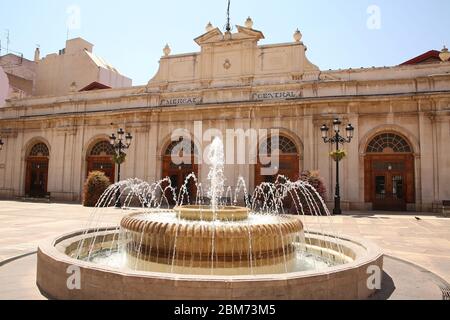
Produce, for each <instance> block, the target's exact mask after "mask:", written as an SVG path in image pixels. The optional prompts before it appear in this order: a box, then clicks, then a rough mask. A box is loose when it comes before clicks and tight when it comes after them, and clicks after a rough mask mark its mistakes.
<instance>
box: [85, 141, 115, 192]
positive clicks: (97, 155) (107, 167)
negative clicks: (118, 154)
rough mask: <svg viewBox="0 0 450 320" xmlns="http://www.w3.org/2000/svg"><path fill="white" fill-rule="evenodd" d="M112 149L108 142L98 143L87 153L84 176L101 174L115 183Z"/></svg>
mask: <svg viewBox="0 0 450 320" xmlns="http://www.w3.org/2000/svg"><path fill="white" fill-rule="evenodd" d="M114 154H115V150H114V147H113V146H112V145H111V144H110V143H109V142H108V141H99V142H97V143H96V144H95V145H94V147H93V148H92V149H91V151H90V152H89V155H88V157H87V170H86V176H88V175H89V173H90V172H92V171H101V172H103V173H104V174H105V175H106V176H107V177H108V178H109V180H110V181H111V183H113V182H114V181H115V170H116V167H115V164H114V161H113V156H114Z"/></svg>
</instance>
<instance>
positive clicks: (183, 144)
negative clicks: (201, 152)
mask: <svg viewBox="0 0 450 320" xmlns="http://www.w3.org/2000/svg"><path fill="white" fill-rule="evenodd" d="M183 150H190V151H191V154H195V155H197V154H198V150H197V148H196V146H195V144H194V142H192V141H190V140H186V139H183V140H179V141H172V142H171V143H170V144H169V146H168V147H167V148H166V151H165V153H164V155H166V156H171V155H172V152H174V151H175V152H177V154H178V153H180V152H181V151H183Z"/></svg>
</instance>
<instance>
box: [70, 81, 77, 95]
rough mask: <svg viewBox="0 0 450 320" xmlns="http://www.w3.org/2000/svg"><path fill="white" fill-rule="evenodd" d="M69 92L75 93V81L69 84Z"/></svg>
mask: <svg viewBox="0 0 450 320" xmlns="http://www.w3.org/2000/svg"><path fill="white" fill-rule="evenodd" d="M69 91H70V92H71V93H75V92H76V91H77V83H76V82H75V81H74V82H72V83H71V85H70V89H69Z"/></svg>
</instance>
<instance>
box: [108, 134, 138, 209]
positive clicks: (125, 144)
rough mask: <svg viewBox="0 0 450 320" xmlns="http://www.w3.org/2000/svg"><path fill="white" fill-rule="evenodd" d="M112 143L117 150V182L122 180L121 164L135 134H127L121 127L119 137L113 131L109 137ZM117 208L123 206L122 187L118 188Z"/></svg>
mask: <svg viewBox="0 0 450 320" xmlns="http://www.w3.org/2000/svg"><path fill="white" fill-rule="evenodd" d="M109 140H110V143H111V145H112V146H113V148H114V151H115V153H116V154H115V162H116V163H117V166H118V167H117V182H119V181H120V165H121V164H122V163H123V162H125V157H126V153H125V152H124V150H127V149H129V148H130V145H131V140H133V136H132V135H131V134H130V133H127V134H125V131H123V129H119V130H118V131H117V137H116V135H115V134H114V133H113V134H112V135H111V136H110V137H109ZM115 206H116V208H119V209H120V208H121V207H122V204H121V202H120V188H117V191H116V204H115Z"/></svg>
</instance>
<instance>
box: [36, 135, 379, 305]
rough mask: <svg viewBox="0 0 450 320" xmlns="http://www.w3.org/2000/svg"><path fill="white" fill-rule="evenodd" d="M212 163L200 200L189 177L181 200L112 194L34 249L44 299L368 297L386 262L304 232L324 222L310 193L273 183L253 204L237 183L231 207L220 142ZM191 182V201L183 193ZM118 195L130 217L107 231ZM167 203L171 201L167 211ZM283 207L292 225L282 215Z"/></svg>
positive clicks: (122, 186) (133, 190) (122, 188)
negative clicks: (292, 211)
mask: <svg viewBox="0 0 450 320" xmlns="http://www.w3.org/2000/svg"><path fill="white" fill-rule="evenodd" d="M208 158H209V162H210V164H211V168H210V172H209V175H208V180H209V182H210V183H209V184H210V185H209V188H208V192H207V194H206V197H205V196H204V194H203V186H202V185H201V183H199V182H198V181H197V178H196V177H195V176H194V175H193V174H192V175H190V176H189V177H187V178H186V181H185V184H184V186H183V188H181V190H180V191H179V193H178V194H177V193H176V190H175V189H174V188H173V187H172V186H171V184H170V179H168V178H166V179H163V180H161V181H158V182H156V183H152V184H149V183H146V182H143V181H140V180H137V179H131V180H127V181H123V182H120V183H117V184H115V185H113V186H111V187H109V188H108V190H106V192H105V193H104V195H103V196H102V198H101V199H100V200H99V203H98V207H97V208H96V209H95V210H94V212H93V214H92V215H91V217H90V218H91V220H90V222H89V223H88V226H87V227H86V229H85V230H82V231H80V232H75V233H71V234H68V235H64V236H61V237H58V238H57V239H56V240H55V239H52V240H50V241H48V242H46V243H43V244H42V245H41V246H40V247H39V251H38V276H37V283H38V285H39V287H40V289H41V291H42V292H44V293H45V294H46V295H48V296H50V297H52V298H56V299H70V298H74V299H278V298H280V299H330V298H349V299H363V298H367V297H369V296H370V295H371V294H373V293H374V291H375V289H374V288H372V287H370V286H368V285H367V281H368V279H369V277H370V275H371V274H370V272H369V271H370V270H372V269H371V268H370V267H372V268H373V267H376V268H378V270H381V269H382V254H381V253H380V252H379V250H378V249H377V248H376V247H375V246H374V245H372V244H371V243H368V242H366V241H364V240H361V239H351V238H349V237H343V236H337V235H335V234H327V233H325V232H323V231H317V230H309V229H308V228H307V223H306V222H307V221H308V220H311V219H310V218H316V219H318V226H319V228H320V226H321V224H322V219H323V218H327V217H326V216H329V211H328V209H327V207H326V205H325V204H324V202H323V200H322V199H321V198H320V196H319V195H318V194H317V192H316V191H315V190H314V188H313V187H312V186H310V185H309V184H307V183H305V182H303V181H296V182H291V181H289V180H288V179H287V178H285V177H279V178H278V179H277V181H276V182H275V183H263V184H262V185H260V186H258V187H257V188H256V190H255V192H254V193H253V195H252V196H251V197H250V196H249V195H248V193H247V189H246V186H245V181H244V179H242V178H240V179H239V181H238V183H237V186H236V188H235V192H234V197H233V196H232V194H233V192H232V189H231V188H227V189H226V188H225V177H224V164H225V163H224V151H223V143H222V141H221V140H220V139H218V138H216V139H215V140H214V141H213V143H212V144H211V146H210V152H209V155H208ZM192 181H194V183H195V190H196V192H195V193H196V194H189V192H188V190H189V188H188V184H189V183H190V182H192ZM117 191H119V192H120V193H121V196H122V197H123V198H125V207H124V212H125V213H126V215H125V216H124V217H122V218H121V220H120V224H119V226H118V227H117V226H112V227H111V226H108V225H107V224H104V223H102V218H103V217H104V216H107V215H108V214H110V211H111V209H109V207H110V206H111V205H112V204H113V203H114V197H115V195H116V193H117ZM168 197H169V198H170V197H172V198H173V200H174V201H175V200H176V201H175V202H176V203H177V205H176V206H175V207H174V208H173V209H171V208H170V207H169V206H168V204H169V203H170V201H169V199H168ZM286 199H290V204H291V206H293V207H295V208H296V211H297V213H298V214H299V215H298V216H292V215H286V214H284V207H285V204H286ZM207 202H209V204H206V203H207ZM239 202H240V203H242V204H243V205H242V206H239V205H238V203H239ZM186 203H187V204H186ZM305 205H306V206H308V212H311V213H312V216H311V217H306V216H305V215H304V212H305V208H304V206H305ZM323 213H325V214H324V215H325V217H320V216H321V215H323ZM74 267H75V269H73V268H74ZM77 268H78V269H77ZM73 270H75V271H77V270H79V272H80V283H79V284H80V286H79V287H76V288H75V289H74V288H71V286H70V285H68V283H69V280H68V279H72V278H70V272H74V271H73ZM68 273H69V274H68Z"/></svg>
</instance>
